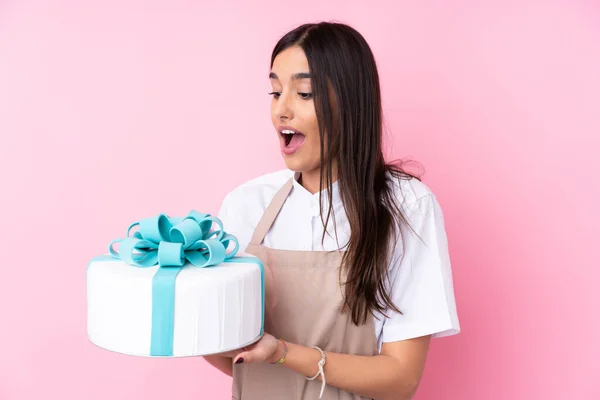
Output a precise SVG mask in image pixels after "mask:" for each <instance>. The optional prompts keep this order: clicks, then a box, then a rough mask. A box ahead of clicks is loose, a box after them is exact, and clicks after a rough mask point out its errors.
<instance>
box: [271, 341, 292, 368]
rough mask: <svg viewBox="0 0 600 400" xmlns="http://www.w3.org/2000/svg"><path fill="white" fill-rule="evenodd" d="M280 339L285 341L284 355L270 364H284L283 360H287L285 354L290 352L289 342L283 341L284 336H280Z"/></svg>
mask: <svg viewBox="0 0 600 400" xmlns="http://www.w3.org/2000/svg"><path fill="white" fill-rule="evenodd" d="M279 340H281V343H283V355H282V356H281V358H280V359H279V360H277V361H275V362H270V361H269V363H270V364H283V362H284V361H285V356H287V352H288V347H287V343H286V342H284V341H283V339H282V338H279Z"/></svg>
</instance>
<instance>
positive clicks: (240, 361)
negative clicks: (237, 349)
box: [235, 357, 244, 364]
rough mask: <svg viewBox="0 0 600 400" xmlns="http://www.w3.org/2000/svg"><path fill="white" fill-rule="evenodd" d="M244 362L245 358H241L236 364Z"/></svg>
mask: <svg viewBox="0 0 600 400" xmlns="http://www.w3.org/2000/svg"><path fill="white" fill-rule="evenodd" d="M243 362H244V357H240V358H238V359H237V361H236V362H235V363H236V364H241V363H243Z"/></svg>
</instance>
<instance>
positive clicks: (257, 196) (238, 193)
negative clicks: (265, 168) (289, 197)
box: [223, 169, 294, 206]
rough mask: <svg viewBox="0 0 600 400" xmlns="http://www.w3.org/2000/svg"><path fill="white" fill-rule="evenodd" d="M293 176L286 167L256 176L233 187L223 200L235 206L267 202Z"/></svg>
mask: <svg viewBox="0 0 600 400" xmlns="http://www.w3.org/2000/svg"><path fill="white" fill-rule="evenodd" d="M293 176H294V172H293V171H290V170H288V169H283V170H280V171H275V172H270V173H268V174H264V175H261V176H258V177H256V178H253V179H250V180H248V181H246V182H244V183H242V184H240V185H238V186H237V187H235V188H234V189H233V190H231V191H230V192H229V193H227V195H226V196H225V198H224V200H223V202H224V203H226V204H227V205H235V206H238V205H242V204H249V203H252V202H253V201H258V202H259V203H265V202H267V203H268V202H269V201H270V200H271V199H272V197H273V196H275V193H276V192H277V191H278V190H279V189H280V188H281V186H282V185H283V184H285V183H286V182H287V181H288V180H289V179H290V178H292V177H293Z"/></svg>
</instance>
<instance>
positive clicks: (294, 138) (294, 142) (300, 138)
mask: <svg viewBox="0 0 600 400" xmlns="http://www.w3.org/2000/svg"><path fill="white" fill-rule="evenodd" d="M279 133H280V134H281V137H282V138H283V140H284V143H285V147H295V146H299V145H301V144H302V143H303V142H304V140H305V139H306V136H304V134H303V133H301V132H298V131H296V130H294V129H289V128H285V129H281V130H280V131H279Z"/></svg>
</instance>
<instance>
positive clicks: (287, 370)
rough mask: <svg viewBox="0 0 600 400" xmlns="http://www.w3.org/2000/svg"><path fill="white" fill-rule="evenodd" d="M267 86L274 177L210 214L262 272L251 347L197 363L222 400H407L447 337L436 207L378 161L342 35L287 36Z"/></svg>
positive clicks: (349, 43)
mask: <svg viewBox="0 0 600 400" xmlns="http://www.w3.org/2000/svg"><path fill="white" fill-rule="evenodd" d="M269 78H270V81H271V85H272V89H273V90H272V93H270V94H271V95H272V96H273V98H272V103H271V104H272V105H271V115H272V120H273V125H274V127H275V133H276V135H277V136H278V139H279V142H280V144H281V153H282V156H283V158H284V160H285V163H286V166H287V169H286V170H284V171H280V172H275V173H271V174H268V175H265V176H262V177H259V178H256V179H253V180H251V181H249V182H247V183H245V184H243V185H241V186H240V187H238V188H236V189H235V190H233V191H232V192H231V193H229V194H228V195H227V197H226V198H225V200H224V202H223V205H222V208H221V212H220V218H221V219H222V220H223V222H224V225H225V226H226V227H227V229H228V231H229V232H231V233H233V234H234V235H236V236H237V237H238V239H239V241H240V248H241V249H245V251H246V252H247V253H251V254H254V255H256V256H258V257H260V258H261V260H262V261H263V263H264V264H265V267H266V268H268V269H269V272H270V275H269V277H270V279H269V280H267V285H266V287H267V300H266V304H267V310H266V317H265V334H264V336H263V337H262V339H261V340H260V341H258V342H257V343H255V344H254V345H252V346H249V347H248V348H244V349H240V350H238V351H234V352H230V353H227V354H223V355H218V356H210V357H206V359H207V360H208V361H209V362H210V363H211V364H212V365H214V366H215V367H216V368H218V369H220V370H221V371H223V372H224V373H226V374H228V375H232V376H233V398H234V399H244V400H252V399H261V400H265V399H267V400H268V399H317V398H322V399H364V398H369V399H371V398H373V399H410V398H411V397H412V396H413V395H414V393H415V391H416V390H417V387H418V385H419V382H420V378H421V374H422V372H423V369H424V365H425V359H426V355H427V352H428V348H429V343H430V339H431V338H432V337H440V336H447V335H451V334H456V333H458V332H459V323H458V318H457V314H456V308H455V303H454V294H453V288H452V277H451V269H450V262H449V257H448V252H447V251H448V250H447V243H446V236H445V232H444V225H443V217H442V212H441V209H440V207H439V204H438V202H437V201H436V198H435V196H434V194H433V193H432V192H431V191H430V190H429V189H428V188H427V187H426V186H425V185H424V184H423V183H421V182H420V180H419V179H414V178H415V177H413V176H411V175H410V174H408V173H406V172H404V171H403V170H402V169H401V168H399V167H397V166H393V165H391V164H386V163H385V161H384V158H383V155H382V145H381V136H382V134H381V133H382V121H381V119H382V117H381V99H380V90H379V78H378V74H377V69H376V66H375V61H374V58H373V55H372V53H371V50H370V49H369V46H368V45H367V43H366V42H365V40H364V39H363V37H362V36H361V35H360V34H359V33H358V32H356V31H355V30H354V29H352V28H350V27H348V26H346V25H343V24H334V23H320V24H307V25H302V26H300V27H298V28H297V29H295V30H293V31H291V32H289V33H288V34H286V35H285V36H284V37H283V38H282V39H281V40H280V41H279V42H278V43H277V45H276V47H275V49H274V51H273V54H272V57H271V72H270V76H269Z"/></svg>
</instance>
